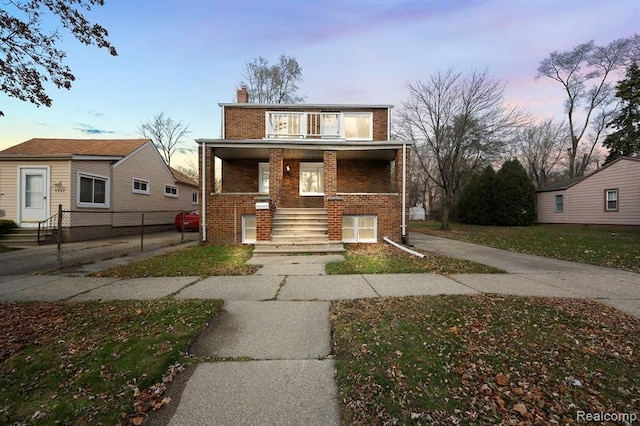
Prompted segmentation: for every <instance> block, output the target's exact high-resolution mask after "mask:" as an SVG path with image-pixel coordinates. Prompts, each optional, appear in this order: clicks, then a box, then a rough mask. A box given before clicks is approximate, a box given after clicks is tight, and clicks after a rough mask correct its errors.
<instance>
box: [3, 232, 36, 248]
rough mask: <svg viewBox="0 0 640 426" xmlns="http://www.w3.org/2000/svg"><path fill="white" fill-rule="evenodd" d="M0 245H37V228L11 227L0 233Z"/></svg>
mask: <svg viewBox="0 0 640 426" xmlns="http://www.w3.org/2000/svg"><path fill="white" fill-rule="evenodd" d="M0 245H3V246H7V247H33V246H37V245H38V228H13V229H10V230H9V232H8V233H6V234H3V235H0Z"/></svg>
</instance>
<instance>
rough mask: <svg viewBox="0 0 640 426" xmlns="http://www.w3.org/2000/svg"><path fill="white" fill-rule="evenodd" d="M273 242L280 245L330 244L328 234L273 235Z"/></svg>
mask: <svg viewBox="0 0 640 426" xmlns="http://www.w3.org/2000/svg"><path fill="white" fill-rule="evenodd" d="M271 241H272V242H274V243H280V244H287V243H308V244H326V243H328V242H329V238H328V236H327V235H326V234H323V235H312V234H287V235H272V236H271Z"/></svg>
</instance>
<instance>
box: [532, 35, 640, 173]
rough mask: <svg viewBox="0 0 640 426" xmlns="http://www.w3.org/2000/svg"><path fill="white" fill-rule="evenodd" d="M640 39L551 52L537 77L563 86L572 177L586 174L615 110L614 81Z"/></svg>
mask: <svg viewBox="0 0 640 426" xmlns="http://www.w3.org/2000/svg"><path fill="white" fill-rule="evenodd" d="M639 40H640V36H638V35H634V36H633V37H629V38H622V39H619V40H614V41H612V42H611V43H609V44H608V45H606V46H596V45H595V44H594V42H593V41H590V42H588V43H583V44H579V45H578V46H576V47H574V48H573V49H570V50H567V51H565V52H557V51H556V52H552V53H551V54H550V55H549V57H547V58H546V59H544V60H543V61H542V62H540V66H539V67H538V75H537V77H536V78H540V77H547V78H550V79H552V80H554V81H557V82H558V83H560V85H561V86H562V88H563V90H564V92H565V95H566V99H565V104H566V116H567V122H568V127H569V137H570V139H569V145H568V146H567V147H566V151H567V155H568V174H569V177H575V176H582V175H584V173H585V171H586V170H587V167H588V166H589V164H590V163H591V159H592V155H593V153H594V149H595V147H596V145H597V144H598V142H600V140H601V136H603V132H604V131H605V129H606V124H607V123H608V122H609V121H610V120H611V117H612V115H613V114H614V113H615V110H616V103H615V101H614V97H613V86H612V84H611V80H612V79H614V78H616V75H617V74H618V72H619V71H620V70H622V69H624V68H625V67H626V66H627V65H628V64H629V63H630V62H631V61H632V60H633V59H634V57H635V58H636V59H637V55H638V54H639V52H638V44H639V43H640V41H639Z"/></svg>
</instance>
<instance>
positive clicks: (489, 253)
mask: <svg viewBox="0 0 640 426" xmlns="http://www.w3.org/2000/svg"><path fill="white" fill-rule="evenodd" d="M411 241H412V243H413V244H414V245H415V246H416V247H418V248H421V249H425V250H430V251H434V252H438V253H442V254H447V255H449V256H454V257H462V258H465V259H469V260H475V261H478V262H482V263H485V264H489V265H491V266H495V267H498V268H502V269H503V270H506V271H508V272H510V273H508V274H454V275H448V276H444V275H438V274H381V275H341V276H327V275H324V266H323V265H324V263H325V262H327V261H329V260H337V258H336V257H335V256H288V257H271V258H269V257H267V258H254V259H252V260H251V261H250V262H251V263H255V264H263V265H264V266H263V267H262V268H261V269H260V270H259V271H258V272H257V273H256V274H255V275H251V276H236V277H214V276H212V277H164V278H143V279H116V278H88V277H78V276H64V275H57V276H29V275H22V276H13V277H2V278H0V301H25V300H50V301H55V300H70V301H80V300H112V299H132V298H135V299H155V298H161V297H167V296H172V297H175V298H178V299H192V298H197V299H207V298H219V299H223V300H225V305H224V307H223V309H222V311H221V312H220V314H219V315H218V316H217V317H216V319H215V320H214V321H213V322H212V323H211V324H210V326H209V328H208V329H207V330H206V331H205V332H204V333H203V334H202V335H201V336H200V338H199V339H198V341H197V342H196V343H195V344H194V346H193V348H192V350H193V353H194V354H195V355H198V356H203V357H215V358H216V359H220V358H222V359H224V361H220V362H206V363H201V364H198V365H197V366H196V367H194V368H193V369H192V370H191V373H192V374H191V375H189V374H186V375H184V376H183V375H181V377H179V378H178V380H176V382H174V384H173V385H172V386H171V387H170V390H169V392H170V394H169V395H170V396H171V397H172V400H173V403H172V404H169V405H168V406H167V407H165V408H163V409H162V410H159V412H157V413H153V414H152V415H151V417H150V421H149V423H148V424H152V425H165V424H170V425H184V424H203V425H207V424H229V425H232V424H233V425H235V424H248V425H254V424H255V425H257V424H269V423H270V424H285V425H286V424H291V425H293V424H338V423H339V422H340V414H339V409H338V394H337V389H336V385H335V382H334V364H333V360H332V359H331V357H330V352H331V330H330V320H329V306H330V302H329V301H331V300H336V299H356V298H368V297H384V296H411V295H441V294H479V293H498V294H514V295H529V296H545V297H572V298H592V299H597V300H599V301H600V302H603V303H606V304H609V305H611V306H613V307H615V308H617V309H620V310H622V311H625V312H627V313H630V314H632V315H635V316H637V317H640V274H635V273H630V272H624V271H618V270H612V269H607V268H600V267H595V266H588V265H581V264H577V263H572V262H563V261H554V260H551V259H545V258H539V257H537V256H528V255H520V254H517V253H511V252H505V251H502V250H496V249H489V248H486V247H482V246H477V245H474V244H468V243H463V242H458V241H452V240H443V239H439V238H435V237H429V236H424V235H413V234H412V235H411ZM171 249H172V248H165V249H163V250H171ZM174 249H175V248H174ZM151 254H153V252H148V253H146V255H147V256H148V255H151ZM123 259H124V260H123ZM129 260H131V259H130V258H129V257H127V258H122V259H121V260H119V261H122V262H125V261H129ZM112 261H113V260H112ZM108 262H111V261H107V262H104V263H102V264H95V265H91V266H85V269H86V270H95V269H99V268H104V267H107V266H109V265H108Z"/></svg>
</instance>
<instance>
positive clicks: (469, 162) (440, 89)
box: [398, 70, 524, 230]
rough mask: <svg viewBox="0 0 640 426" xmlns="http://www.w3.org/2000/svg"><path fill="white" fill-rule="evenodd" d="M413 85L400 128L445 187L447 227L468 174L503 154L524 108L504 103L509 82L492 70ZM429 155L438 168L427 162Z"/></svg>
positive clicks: (444, 224)
mask: <svg viewBox="0 0 640 426" xmlns="http://www.w3.org/2000/svg"><path fill="white" fill-rule="evenodd" d="M408 89H409V99H408V100H407V101H405V102H403V103H402V107H401V108H400V111H399V121H398V133H399V135H400V136H401V137H403V138H407V139H409V140H412V141H414V144H413V150H414V153H415V156H418V157H419V158H422V160H421V164H422V166H421V167H422V169H423V171H424V173H427V174H429V176H430V178H431V179H432V180H433V182H435V184H436V185H437V186H438V188H439V189H440V192H441V197H442V225H441V229H445V230H446V229H449V210H450V208H451V207H452V206H453V204H454V202H455V200H456V197H457V195H458V192H459V191H460V188H461V186H462V184H463V183H464V181H465V179H466V178H467V177H468V176H469V175H470V174H471V173H472V172H473V171H475V170H478V169H479V168H480V167H482V166H484V165H486V164H487V163H488V162H490V161H491V160H492V159H493V158H495V157H496V156H497V155H499V153H500V152H501V151H502V149H503V145H504V144H505V141H506V140H507V135H508V133H509V132H510V131H511V130H512V129H513V127H514V126H515V125H517V124H519V123H520V121H521V120H523V118H524V117H523V113H522V111H520V110H519V109H518V108H507V107H505V106H504V104H503V92H504V84H502V83H500V82H498V81H495V80H493V79H491V78H490V77H489V75H488V74H487V72H486V71H484V72H473V73H471V74H469V75H462V74H461V73H456V72H453V71H452V70H449V71H446V72H438V73H436V74H434V75H432V76H430V77H429V79H428V80H427V81H426V82H422V81H417V82H416V83H413V84H409V85H408ZM428 157H431V158H432V160H433V162H434V165H435V167H433V168H431V167H428V166H427V162H428V161H427V158H428Z"/></svg>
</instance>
